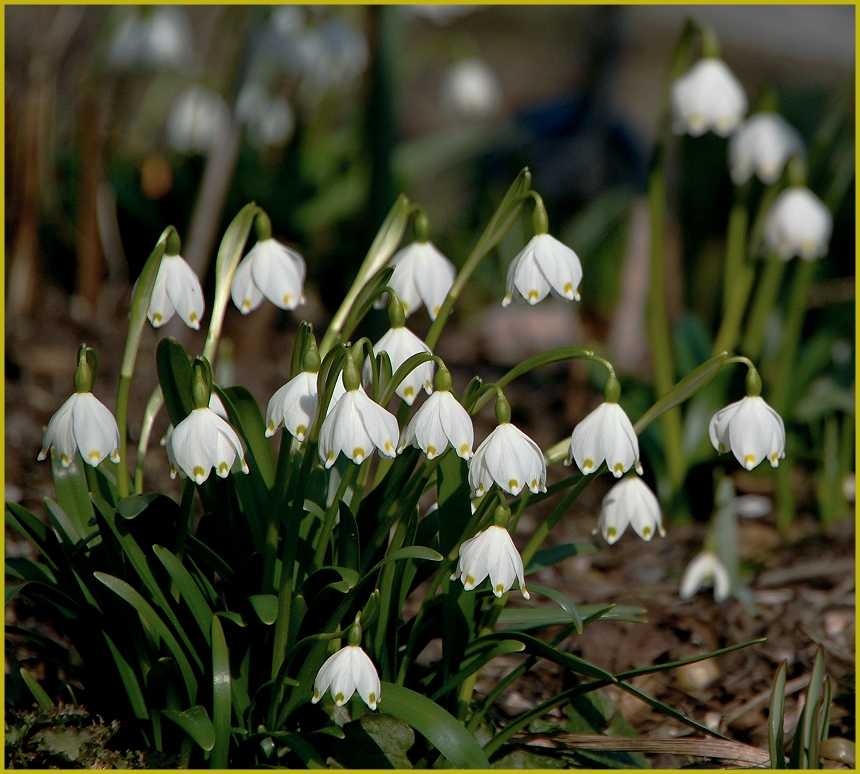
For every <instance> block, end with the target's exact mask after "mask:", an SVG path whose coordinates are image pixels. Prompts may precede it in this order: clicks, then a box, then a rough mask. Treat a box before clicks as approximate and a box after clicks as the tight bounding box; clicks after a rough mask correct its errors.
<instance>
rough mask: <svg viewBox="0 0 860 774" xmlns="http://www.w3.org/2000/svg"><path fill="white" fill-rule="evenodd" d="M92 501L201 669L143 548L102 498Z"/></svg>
mask: <svg viewBox="0 0 860 774" xmlns="http://www.w3.org/2000/svg"><path fill="white" fill-rule="evenodd" d="M93 502H94V503H95V505H96V508H97V509H98V511H99V513H101V515H102V517H103V518H104V520H105V522H106V523H107V525H108V527H109V528H110V530H111V532H113V534H114V536H115V537H116V539H117V542H118V543H119V544H120V546H121V548H122V551H123V553H124V554H125V555H126V557H127V558H128V560H129V562H130V563H131V565H132V567H134V569H135V572H137V574H138V576H139V577H140V579H141V580H142V581H143V584H144V585H145V586H146V588H147V589H148V590H149V592H150V593H151V594H152V596H153V599H154V600H155V602H156V603H157V604H158V606H159V607H160V608H161V610H162V612H163V613H164V614H165V615H166V616H167V619H168V621H170V623H171V624H172V626H173V628H174V630H175V631H176V633H177V634H178V635H179V637H180V639H181V640H182V642H184V643H185V646H186V647H187V648H188V652H189V653H190V654H191V657H192V658H193V659H194V662H195V664H196V665H197V668H198V669H200V670H202V669H203V661H202V660H201V658H200V656H198V655H197V652H196V651H195V650H194V646H193V645H192V643H191V640H190V639H189V637H188V635H187V634H186V633H185V629H184V628H183V627H182V624H180V623H179V619H178V618H177V617H176V613H175V612H174V610H173V607H172V605H171V604H170V601H169V600H168V598H167V596H166V595H165V593H164V591H163V590H162V588H161V586H159V585H158V581H157V580H156V579H155V576H154V575H153V574H152V570H151V569H150V568H149V563H148V562H147V560H146V555H145V554H144V553H143V549H142V548H141V547H140V546H139V545H138V544H137V541H136V540H135V539H134V536H133V535H132V534H131V533H130V532H129V531H128V529H127V528H126V526H125V524H124V523H123V522H121V521H120V520H119V517H118V516H117V515H116V512H115V511H114V510H113V509H112V508H111V507H110V506H109V505H108V504H107V503H106V502H104V500H102V499H101V498H100V497H97V496H96V495H93Z"/></svg>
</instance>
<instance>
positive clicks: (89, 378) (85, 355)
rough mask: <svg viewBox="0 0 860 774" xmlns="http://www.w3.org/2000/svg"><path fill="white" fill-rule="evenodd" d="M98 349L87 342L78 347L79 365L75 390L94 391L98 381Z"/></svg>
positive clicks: (76, 371)
mask: <svg viewBox="0 0 860 774" xmlns="http://www.w3.org/2000/svg"><path fill="white" fill-rule="evenodd" d="M97 362H98V360H97V358H96V351H95V350H94V349H92V348H91V347H88V346H87V345H86V344H81V346H80V347H79V348H78V367H77V368H76V369H75V377H74V383H75V392H92V391H93V384H95V381H96V364H97Z"/></svg>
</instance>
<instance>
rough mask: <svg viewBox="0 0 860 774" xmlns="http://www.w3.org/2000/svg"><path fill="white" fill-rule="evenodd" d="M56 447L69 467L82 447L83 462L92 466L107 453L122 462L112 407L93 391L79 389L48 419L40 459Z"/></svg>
mask: <svg viewBox="0 0 860 774" xmlns="http://www.w3.org/2000/svg"><path fill="white" fill-rule="evenodd" d="M51 446H53V447H55V448H56V450H57V454H58V455H59V457H60V462H62V463H63V467H66V468H67V467H69V465H71V464H72V459H73V458H74V456H75V452H76V451H77V450H78V449H80V450H81V457H83V460H84V462H86V463H87V464H88V465H92V466H93V467H95V466H97V465H99V464H100V463H101V462H102V460H104V459H105V457H107V456H110V458H111V461H112V462H119V428H117V425H116V420H115V419H114V417H113V414H111V412H110V410H109V409H108V408H107V407H106V406H105V405H104V404H103V403H101V402H100V401H99V399H98V398H96V396H95V395H93V394H92V393H91V392H76V393H74V395H72V396H71V397H70V398H68V400H66V402H65V403H63V405H62V406H60V408H59V409H57V411H56V413H55V414H54V416H52V417H51V419H50V420H49V422H48V427H47V429H46V430H45V437H44V439H43V440H42V449H41V451H40V452H39V456H38V459H40V460H44V459H45V458H46V457H47V456H48V450H49V449H50V448H51Z"/></svg>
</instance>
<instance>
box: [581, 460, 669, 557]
mask: <svg viewBox="0 0 860 774" xmlns="http://www.w3.org/2000/svg"><path fill="white" fill-rule="evenodd" d="M628 524H630V525H631V526H632V527H633V530H634V531H635V532H636V534H637V535H639V537H641V538H642V539H643V540H645V541H648V540H651V538H652V537H654V533H655V532H659V533H660V536H661V537H662V536H663V535H665V534H666V531H665V530H664V529H663V517H662V515H661V513H660V503H658V502H657V498H656V497H655V496H654V493H653V492H652V491H651V490H650V489H649V488H648V485H647V484H645V482H644V481H642V479H641V478H638V477H637V476H627V477H626V478H623V479H622V480H621V481H619V482H618V483H617V484H615V486H613V487H612V489H610V490H609V491H608V492H607V493H606V496H605V497H604V498H603V505H602V507H601V509H600V518H599V519H598V520H597V529H596V530H594V532H595V533H597V532H598V531H600V532H602V533H603V537H604V539H605V540H606V542H607V543H609V545H612V544H613V543H615V542H616V541H617V540H619V538H620V537H621V536H622V535H623V534H624V530H626V529H627V525H628Z"/></svg>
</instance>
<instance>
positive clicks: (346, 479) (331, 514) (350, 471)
mask: <svg viewBox="0 0 860 774" xmlns="http://www.w3.org/2000/svg"><path fill="white" fill-rule="evenodd" d="M359 467H360V466H359V465H356V464H355V463H354V462H353V463H351V464H350V465H349V466H348V467H347V469H346V470H345V471H344V474H343V477H342V478H341V480H340V484H339V485H338V487H337V493H336V494H335V496H334V500H333V501H332V504H331V505H330V506H329V507H328V510H326V512H325V519H324V520H323V528H322V531H321V532H320V534H319V536H318V538H317V550H316V552H315V553H314V567H317V568H319V567H322V564H323V561H324V560H325V553H326V550H327V549H328V544H329V540H330V539H331V535H332V531H333V530H334V521H335V518H336V517H337V514H338V510H339V508H340V501H341V500H343V496H344V494H345V493H346V489H347V487H348V486H349V485H350V484H351V483H352V482H353V479H355V474H356V472H357V471H358V468H359Z"/></svg>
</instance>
